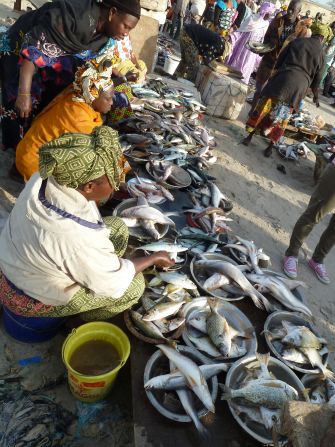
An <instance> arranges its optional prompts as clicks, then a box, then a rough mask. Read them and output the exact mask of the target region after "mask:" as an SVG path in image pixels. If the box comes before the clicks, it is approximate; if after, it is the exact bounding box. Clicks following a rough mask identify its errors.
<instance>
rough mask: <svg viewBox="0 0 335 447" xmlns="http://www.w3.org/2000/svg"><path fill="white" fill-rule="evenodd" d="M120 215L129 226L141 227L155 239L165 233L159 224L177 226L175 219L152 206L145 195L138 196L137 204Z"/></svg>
mask: <svg viewBox="0 0 335 447" xmlns="http://www.w3.org/2000/svg"><path fill="white" fill-rule="evenodd" d="M120 217H121V218H122V220H123V221H124V223H125V224H126V225H127V227H129V228H136V227H141V228H143V229H144V230H145V231H146V232H147V233H148V235H150V237H151V238H152V239H154V240H158V239H161V238H162V237H163V234H161V233H160V232H159V228H158V227H157V225H158V224H159V225H164V226H169V225H170V226H175V223H174V222H173V220H171V219H170V218H169V217H167V216H166V215H165V214H164V213H162V212H161V211H160V210H159V209H157V208H153V207H152V206H150V205H149V204H148V202H147V200H146V198H145V197H144V196H140V197H139V198H138V201H137V205H136V206H132V207H130V208H127V209H124V210H123V211H121V213H120ZM165 233H166V231H165ZM165 233H164V234H165Z"/></svg>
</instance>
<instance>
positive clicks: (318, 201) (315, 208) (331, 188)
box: [284, 164, 335, 277]
mask: <svg viewBox="0 0 335 447" xmlns="http://www.w3.org/2000/svg"><path fill="white" fill-rule="evenodd" d="M334 209H335V165H333V164H330V165H328V166H327V168H326V169H325V170H324V172H323V174H322V176H321V177H320V180H319V183H318V185H317V187H316V189H315V190H314V192H313V194H312V196H311V199H310V201H309V204H308V207H307V209H306V210H305V212H304V213H303V214H302V215H301V216H300V218H299V219H298V221H297V222H296V224H295V226H294V229H293V232H292V236H291V240H290V245H289V247H288V249H287V250H286V253H285V258H284V271H285V273H286V274H287V275H288V276H290V277H295V276H296V275H297V263H298V254H299V250H300V248H301V246H302V244H303V243H304V241H305V239H306V238H307V237H308V235H309V234H310V232H311V231H312V230H313V228H314V226H315V225H316V224H317V223H318V222H320V221H321V220H322V219H323V218H324V217H325V216H326V215H327V214H328V213H330V212H332V211H333V210H334ZM331 223H332V225H334V219H332V221H331ZM327 230H328V231H327ZM327 230H326V232H325V233H326V234H325V236H324V237H322V238H321V239H322V240H320V242H321V244H320V242H319V244H318V247H317V248H316V250H315V252H314V253H315V254H314V255H315V256H316V259H314V255H313V259H314V260H315V261H316V262H317V261H318V260H320V259H321V260H322V259H323V257H324V256H325V254H327V253H328V252H329V250H330V249H331V247H332V246H333V245H332V244H333V243H334V242H333V241H334V237H335V236H334V234H332V236H331V237H330V241H329V248H327V247H328V241H327V239H326V237H328V236H329V235H330V232H331V225H330V229H329V228H328V229H327ZM333 232H334V229H333Z"/></svg>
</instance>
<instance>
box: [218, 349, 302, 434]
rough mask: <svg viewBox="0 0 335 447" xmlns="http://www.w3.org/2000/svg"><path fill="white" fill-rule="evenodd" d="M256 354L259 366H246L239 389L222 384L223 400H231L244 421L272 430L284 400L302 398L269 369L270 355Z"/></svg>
mask: <svg viewBox="0 0 335 447" xmlns="http://www.w3.org/2000/svg"><path fill="white" fill-rule="evenodd" d="M256 357H257V359H258V362H259V368H248V367H246V374H245V377H244V379H243V380H242V381H241V382H240V383H239V384H238V387H237V388H236V389H231V388H229V387H227V386H225V385H221V387H222V389H223V394H222V396H221V399H222V400H231V401H232V402H231V404H232V406H233V408H234V410H235V411H236V413H237V414H238V415H239V416H240V417H241V418H242V417H243V419H244V420H245V422H247V421H250V420H251V421H254V422H257V423H258V424H261V425H263V426H264V427H265V428H266V429H267V430H272V427H273V426H274V424H276V423H277V422H279V420H280V413H281V409H282V407H283V405H284V404H285V402H287V401H289V400H299V395H298V392H297V390H296V389H295V388H293V387H292V386H290V385H289V384H287V383H286V382H284V381H282V380H279V379H277V378H276V377H275V376H274V374H273V373H272V372H270V371H269V369H268V361H269V358H270V355H269V354H265V355H264V354H256Z"/></svg>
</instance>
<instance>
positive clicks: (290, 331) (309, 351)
mask: <svg viewBox="0 0 335 447" xmlns="http://www.w3.org/2000/svg"><path fill="white" fill-rule="evenodd" d="M267 335H268V338H269V339H270V341H271V343H272V345H273V347H274V348H275V349H276V350H277V352H278V353H279V354H280V356H281V357H282V358H283V359H284V360H286V361H288V362H293V363H297V364H299V365H301V366H303V365H311V366H312V367H313V368H318V369H319V370H320V371H321V372H322V373H323V374H324V375H325V376H329V374H332V373H330V372H329V371H328V370H327V368H326V366H325V364H324V362H323V359H322V356H324V355H325V354H327V353H328V348H327V340H326V339H324V338H320V337H317V336H316V335H315V334H314V333H313V332H312V330H311V329H310V328H309V327H307V326H302V325H299V326H298V325H296V324H293V323H291V322H289V321H285V320H283V321H282V322H281V326H278V327H277V328H273V329H271V330H269V331H267Z"/></svg>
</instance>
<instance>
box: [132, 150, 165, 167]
mask: <svg viewBox="0 0 335 447" xmlns="http://www.w3.org/2000/svg"><path fill="white" fill-rule="evenodd" d="M124 155H125V156H126V157H127V159H128V160H130V161H133V162H135V163H137V164H145V163H148V160H163V159H164V155H163V154H160V153H155V152H151V151H150V150H149V149H146V148H134V149H128V150H126V151H124Z"/></svg>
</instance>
